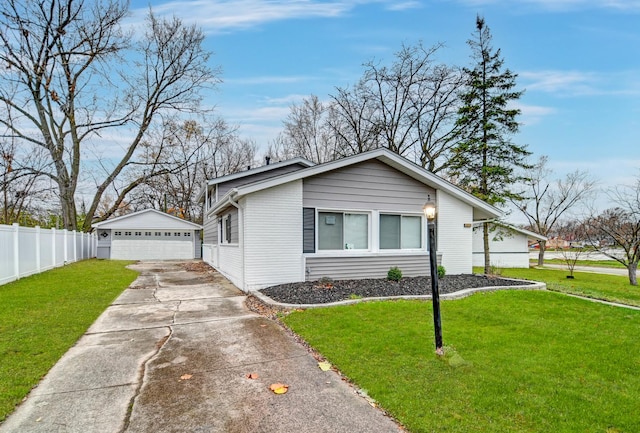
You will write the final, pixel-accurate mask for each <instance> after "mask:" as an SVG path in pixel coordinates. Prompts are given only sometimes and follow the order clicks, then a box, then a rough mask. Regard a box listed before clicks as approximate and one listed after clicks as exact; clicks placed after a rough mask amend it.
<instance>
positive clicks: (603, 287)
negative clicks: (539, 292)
mask: <svg viewBox="0 0 640 433" xmlns="http://www.w3.org/2000/svg"><path fill="white" fill-rule="evenodd" d="M474 271H476V272H482V269H480V268H474ZM501 274H502V276H504V277H511V278H523V279H527V280H535V281H543V282H545V283H546V284H547V288H548V289H549V290H554V291H558V292H563V293H571V294H574V295H581V296H587V297H589V298H596V299H604V300H606V301H612V302H621V303H623V304H628V305H635V306H640V287H638V286H632V285H631V284H629V278H628V277H626V276H618V275H604V274H594V273H591V272H574V273H573V275H574V276H575V279H573V280H571V279H567V275H569V273H568V271H566V270H557V269H536V268H530V269H508V268H505V269H501Z"/></svg>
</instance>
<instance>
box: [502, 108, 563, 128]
mask: <svg viewBox="0 0 640 433" xmlns="http://www.w3.org/2000/svg"><path fill="white" fill-rule="evenodd" d="M512 106H513V108H517V109H519V110H520V112H521V115H522V117H521V121H522V123H523V124H524V125H535V124H536V123H539V122H541V121H542V119H543V118H544V117H547V116H551V115H552V114H555V113H556V112H557V110H556V109H555V108H553V107H544V106H541V105H528V104H522V103H520V102H516V103H514V104H512ZM510 108H511V107H510Z"/></svg>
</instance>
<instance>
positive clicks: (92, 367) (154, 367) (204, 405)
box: [0, 262, 402, 433]
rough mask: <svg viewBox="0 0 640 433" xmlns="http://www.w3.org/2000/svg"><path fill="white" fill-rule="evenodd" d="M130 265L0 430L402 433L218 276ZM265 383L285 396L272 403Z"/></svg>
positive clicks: (172, 265)
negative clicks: (126, 283) (123, 285)
mask: <svg viewBox="0 0 640 433" xmlns="http://www.w3.org/2000/svg"><path fill="white" fill-rule="evenodd" d="M132 267H133V268H134V269H136V270H138V271H139V272H140V276H139V278H138V279H137V280H136V281H134V283H133V284H132V285H131V287H130V288H128V289H127V290H125V291H124V292H123V294H122V295H121V296H120V297H119V298H118V299H117V300H116V301H115V302H114V303H113V305H111V306H110V307H109V308H108V309H107V310H106V311H105V312H104V313H103V314H102V315H101V316H100V317H99V318H98V320H97V321H96V322H95V323H94V324H93V325H92V326H91V328H90V329H89V330H88V331H87V333H86V334H85V335H84V336H83V337H82V338H81V339H80V340H79V341H78V343H77V344H76V345H75V346H74V347H72V348H71V349H70V350H69V351H68V352H67V353H66V354H65V355H64V356H63V358H62V359H61V360H60V361H59V362H58V363H57V364H56V365H55V366H54V367H53V368H52V369H51V371H50V372H49V373H48V374H47V376H46V377H45V378H44V379H43V380H42V381H41V383H40V384H39V385H38V387H37V388H35V389H34V390H32V392H31V394H30V395H29V397H28V398H27V399H26V400H25V401H24V402H23V403H22V405H21V406H20V407H18V409H17V410H16V411H15V412H14V413H13V414H12V415H11V416H10V417H9V418H8V419H7V420H6V421H5V422H4V423H3V424H2V425H0V432H2V433H9V432H12V433H13V432H15V433H18V432H20V433H22V432H32V433H40V432H42V433H45V432H46V433H62V432H64V433H72V432H74V433H75V432H77V433H91V432H95V433H108V432H113V433H121V432H122V433H124V432H141V433H142V432H154V433H162V432H198V433H213V432H224V433H243V432H264V433H271V432H273V433H276V432H277V433H287V432H300V433H304V432H345V433H346V432H372V433H376V432H380V433H382V432H385V433H386V432H390V433H391V432H399V431H402V429H401V428H400V427H398V426H397V425H396V424H395V423H394V422H393V421H392V420H391V419H389V418H388V417H386V416H385V415H384V414H383V413H382V412H381V411H379V410H377V409H375V408H373V407H372V406H370V405H369V403H368V402H367V401H366V400H365V399H364V398H362V397H360V396H358V395H357V394H356V393H355V391H354V390H353V388H351V387H350V386H349V385H348V384H346V383H345V382H344V381H342V380H341V378H340V377H339V376H338V375H337V374H336V373H335V372H332V371H328V372H323V371H321V370H320V369H319V368H318V366H317V362H316V361H315V359H314V358H313V357H312V356H311V355H310V354H309V353H308V352H307V350H306V349H305V348H304V347H302V346H301V345H300V344H298V343H297V342H295V341H294V339H293V338H292V337H290V336H289V335H288V334H287V333H286V332H285V331H284V330H283V329H282V328H280V326H278V325H277V324H276V323H274V322H273V321H270V320H268V319H266V318H264V317H261V316H259V315H257V314H255V313H252V312H251V311H249V310H248V309H247V308H246V306H245V305H244V301H245V296H244V295H243V294H242V293H241V292H240V291H238V290H237V289H236V288H235V287H234V286H233V285H232V284H231V283H229V282H228V281H227V280H226V279H224V278H222V277H221V276H220V275H219V274H217V273H213V272H209V273H203V272H195V271H187V270H185V268H184V262H158V263H153V262H146V263H141V264H136V265H134V266H132ZM249 373H254V374H257V375H258V378H257V379H249V378H247V374H249ZM272 383H284V384H287V385H289V390H288V392H287V393H286V394H282V395H276V394H274V393H273V392H271V391H270V390H269V385H271V384H272Z"/></svg>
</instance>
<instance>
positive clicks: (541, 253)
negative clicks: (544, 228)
mask: <svg viewBox="0 0 640 433" xmlns="http://www.w3.org/2000/svg"><path fill="white" fill-rule="evenodd" d="M538 245H539V246H540V251H538V266H543V265H544V252H545V251H546V249H547V241H539V242H538Z"/></svg>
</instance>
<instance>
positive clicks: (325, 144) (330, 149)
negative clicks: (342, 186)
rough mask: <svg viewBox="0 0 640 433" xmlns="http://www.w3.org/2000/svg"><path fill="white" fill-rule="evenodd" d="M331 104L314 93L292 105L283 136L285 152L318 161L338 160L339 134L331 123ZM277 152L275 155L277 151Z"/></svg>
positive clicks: (282, 151)
mask: <svg viewBox="0 0 640 433" xmlns="http://www.w3.org/2000/svg"><path fill="white" fill-rule="evenodd" d="M327 120H328V108H327V106H326V104H323V103H322V102H321V101H320V99H318V97H317V96H315V95H311V96H309V97H307V98H304V99H303V100H302V103H300V104H293V105H291V111H290V113H289V115H288V116H287V118H286V119H285V120H284V122H283V123H284V131H283V133H282V134H281V136H280V137H279V140H280V144H281V146H282V149H281V153H283V154H285V155H287V156H300V157H302V158H305V159H307V160H309V161H313V162H315V163H318V164H320V163H323V162H327V161H331V160H334V159H335V158H336V157H335V155H336V152H335V149H336V138H335V135H334V134H333V131H332V130H331V127H330V126H329V124H328V122H327ZM274 156H275V155H274Z"/></svg>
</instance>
